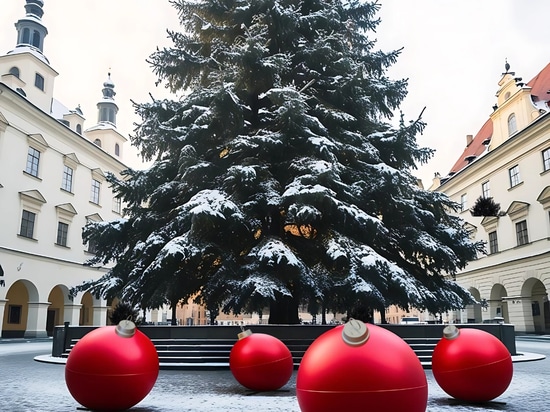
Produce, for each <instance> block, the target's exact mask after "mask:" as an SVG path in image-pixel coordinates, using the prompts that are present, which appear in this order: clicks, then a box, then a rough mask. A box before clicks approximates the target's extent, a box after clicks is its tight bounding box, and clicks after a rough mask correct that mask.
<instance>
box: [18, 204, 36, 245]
mask: <svg viewBox="0 0 550 412" xmlns="http://www.w3.org/2000/svg"><path fill="white" fill-rule="evenodd" d="M31 218H32V219H31ZM35 226H36V213H34V212H31V211H30V210H27V209H23V211H22V212H21V224H20V225H19V236H21V237H24V238H27V239H34V228H35Z"/></svg>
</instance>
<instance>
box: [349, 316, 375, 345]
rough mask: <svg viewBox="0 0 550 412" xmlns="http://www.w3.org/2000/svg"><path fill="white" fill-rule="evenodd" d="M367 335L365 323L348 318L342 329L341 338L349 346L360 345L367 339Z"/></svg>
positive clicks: (367, 329)
mask: <svg viewBox="0 0 550 412" xmlns="http://www.w3.org/2000/svg"><path fill="white" fill-rule="evenodd" d="M369 336H370V334H369V328H367V325H365V323H364V322H361V321H360V320H357V319H350V320H349V321H348V322H347V323H346V324H345V325H344V329H343V330H342V339H343V340H344V342H346V343H347V344H348V345H351V346H359V345H362V344H363V343H365V342H366V341H367V340H368V339H369Z"/></svg>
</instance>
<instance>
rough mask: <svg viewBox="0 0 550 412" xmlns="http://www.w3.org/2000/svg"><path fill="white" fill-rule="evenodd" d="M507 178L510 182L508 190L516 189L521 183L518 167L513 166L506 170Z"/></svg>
mask: <svg viewBox="0 0 550 412" xmlns="http://www.w3.org/2000/svg"><path fill="white" fill-rule="evenodd" d="M508 178H509V180H510V188H512V187H516V186H517V185H519V184H520V183H521V176H520V172H519V165H514V166H512V167H511V168H509V169H508Z"/></svg>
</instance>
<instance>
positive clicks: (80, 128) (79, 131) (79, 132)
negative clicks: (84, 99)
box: [76, 124, 82, 134]
mask: <svg viewBox="0 0 550 412" xmlns="http://www.w3.org/2000/svg"><path fill="white" fill-rule="evenodd" d="M76 132H77V133H78V134H82V126H81V125H79V124H77V125H76Z"/></svg>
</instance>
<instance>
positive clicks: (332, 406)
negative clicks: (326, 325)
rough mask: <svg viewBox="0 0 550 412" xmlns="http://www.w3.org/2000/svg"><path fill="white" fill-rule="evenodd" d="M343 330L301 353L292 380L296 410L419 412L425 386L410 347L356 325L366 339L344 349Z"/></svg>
mask: <svg viewBox="0 0 550 412" xmlns="http://www.w3.org/2000/svg"><path fill="white" fill-rule="evenodd" d="M351 322H359V321H356V320H352V321H350V322H348V324H351ZM348 324H346V325H345V326H344V325H342V326H337V327H335V328H334V329H331V330H330V331H328V332H325V333H324V334H322V335H321V336H319V337H318V338H317V339H316V340H315V341H314V342H313V343H312V344H311V345H310V347H309V348H308V349H307V351H306V352H305V354H304V357H303V358H302V361H301V363H300V366H299V368H298V374H297V378H296V396H297V399H298V404H299V406H300V410H301V411H302V412H335V411H376V412H396V411H406V412H424V411H425V410H426V407H427V403H428V384H427V380H426V374H425V373H424V369H423V368H422V365H421V363H420V361H419V359H418V357H417V356H416V354H415V353H414V351H413V350H412V349H411V347H410V346H409V345H408V344H407V343H406V342H405V341H404V340H403V339H401V338H400V337H399V336H397V335H395V334H394V333H392V332H389V331H387V330H386V329H383V328H381V327H379V326H375V325H371V324H368V325H365V324H363V323H362V322H361V325H362V326H361V327H362V328H364V329H363V330H365V329H366V330H367V333H368V339H367V340H366V341H365V342H363V343H360V344H358V343H353V344H350V343H347V342H346V341H345V340H344V338H343V337H344V336H345V335H344V328H345V327H347V325H348ZM348 342H349V340H348Z"/></svg>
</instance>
